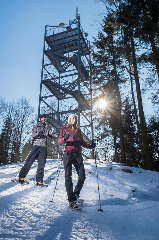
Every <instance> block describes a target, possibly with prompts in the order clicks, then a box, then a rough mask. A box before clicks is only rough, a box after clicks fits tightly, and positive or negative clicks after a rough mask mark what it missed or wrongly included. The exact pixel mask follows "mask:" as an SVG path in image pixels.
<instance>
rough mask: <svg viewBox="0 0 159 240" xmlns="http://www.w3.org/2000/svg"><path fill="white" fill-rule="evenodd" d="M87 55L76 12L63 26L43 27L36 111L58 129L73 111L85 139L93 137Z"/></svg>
mask: <svg viewBox="0 0 159 240" xmlns="http://www.w3.org/2000/svg"><path fill="white" fill-rule="evenodd" d="M61 25H62V27H61ZM90 59H91V57H90V42H89V41H88V40H87V39H86V37H85V33H84V32H83V30H82V27H81V25H80V16H79V15H78V13H77V14H76V19H75V20H74V21H72V22H71V23H70V24H69V25H67V26H66V25H64V24H59V26H48V25H47V26H46V27H45V36H44V49H43V61H42V71H41V84H40V95H39V109H38V114H40V113H45V114H46V115H47V121H48V123H49V124H51V125H52V127H53V128H54V129H55V131H56V132H60V130H61V128H62V127H63V126H64V125H66V124H67V119H68V116H69V115H70V114H71V113H75V114H76V115H78V125H79V126H80V128H81V130H82V133H83V137H84V140H85V141H86V142H91V139H92V138H93V124H92V96H91V92H92V91H91V75H90V65H91V60H90Z"/></svg>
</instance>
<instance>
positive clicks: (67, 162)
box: [63, 152, 85, 202]
mask: <svg viewBox="0 0 159 240" xmlns="http://www.w3.org/2000/svg"><path fill="white" fill-rule="evenodd" d="M63 163H64V168H65V186H66V191H67V196H68V201H69V202H72V201H75V200H76V196H75V195H77V196H79V194H80V191H81V189H82V187H83V184H84V181H85V170H84V164H83V158H82V155H81V153H72V152H65V153H64V158H63ZM72 165H74V167H75V169H76V171H77V174H78V182H77V185H76V186H75V189H74V191H73V183H72Z"/></svg>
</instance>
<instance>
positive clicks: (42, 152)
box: [19, 145, 47, 182]
mask: <svg viewBox="0 0 159 240" xmlns="http://www.w3.org/2000/svg"><path fill="white" fill-rule="evenodd" d="M46 157H47V148H46V147H40V146H36V145H35V146H34V147H33V148H32V150H31V152H30V153H29V156H28V158H27V160H26V162H25V164H24V166H23V167H22V169H21V170H20V173H19V178H25V177H26V175H27V174H28V172H29V170H30V168H31V166H32V164H33V162H34V161H35V159H36V158H38V168H37V173H36V181H37V182H39V181H41V182H43V177H44V167H45V163H46Z"/></svg>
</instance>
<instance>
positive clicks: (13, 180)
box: [11, 138, 39, 182]
mask: <svg viewBox="0 0 159 240" xmlns="http://www.w3.org/2000/svg"><path fill="white" fill-rule="evenodd" d="M38 140H39V138H37V139H36V141H35V143H34V145H33V147H32V148H31V149H30V151H29V153H28V155H27V156H26V158H25V160H24V164H25V162H26V160H27V158H28V156H29V154H30V153H31V151H32V150H33V148H34V147H35V144H36V143H37V141H38ZM24 164H23V165H24ZM20 169H21V167H20V168H19V170H20ZM19 170H18V172H17V173H16V175H15V176H14V178H13V179H11V181H12V182H15V178H16V176H17V174H18V173H19Z"/></svg>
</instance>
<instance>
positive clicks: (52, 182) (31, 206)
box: [0, 159, 159, 240]
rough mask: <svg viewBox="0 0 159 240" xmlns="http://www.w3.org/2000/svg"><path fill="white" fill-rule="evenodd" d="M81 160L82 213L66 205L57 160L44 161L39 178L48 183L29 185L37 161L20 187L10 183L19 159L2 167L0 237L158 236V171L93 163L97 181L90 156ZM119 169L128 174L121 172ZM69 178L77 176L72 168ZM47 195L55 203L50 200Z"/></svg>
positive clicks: (140, 239)
mask: <svg viewBox="0 0 159 240" xmlns="http://www.w3.org/2000/svg"><path fill="white" fill-rule="evenodd" d="M84 163H85V169H86V180H85V184H84V186H83V189H82V191H81V198H83V199H84V200H85V201H84V203H83V210H82V211H81V212H73V211H72V210H71V209H69V207H68V202H67V196H66V191H65V183H64V170H63V165H61V161H60V160H47V164H46V167H45V178H44V181H45V183H48V184H49V187H48V188H41V187H37V186H35V184H34V181H35V173H36V167H37V162H35V163H34V165H33V166H32V168H31V170H30V172H29V174H28V176H27V179H29V180H30V184H29V185H24V186H23V185H20V184H19V183H17V182H16V183H12V182H11V178H12V177H14V176H15V174H16V173H17V172H18V171H19V170H20V168H21V166H22V165H23V164H22V163H18V164H10V165H6V166H1V167H0V239H6V240H7V239H9V240H11V239H14V240H15V239H16V240H21V239H27V240H34V239H35V240H41V239H43V240H74V239H77V240H81V239H83V240H94V239H95V240H97V239H98V240H104V239H105V240H128V239H130V240H157V239H159V227H158V223H159V173H158V172H152V171H146V170H143V169H138V168H130V167H126V166H122V165H121V164H116V163H106V162H97V166H98V167H97V170H98V171H97V173H98V181H97V173H96V165H95V162H94V160H91V159H90V160H85V162H84ZM124 168H125V169H127V168H129V169H131V170H132V171H133V173H126V172H123V171H122V169H124ZM73 181H74V184H75V183H76V181H77V175H76V173H75V172H73ZM56 182H57V187H56V189H55V186H56ZM98 183H99V191H98ZM99 193H100V199H101V201H100V202H99ZM53 194H54V196H53ZM52 199H53V202H54V203H52V202H49V201H50V200H52ZM100 203H101V206H100ZM100 209H103V212H102V211H98V210H100Z"/></svg>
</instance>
